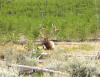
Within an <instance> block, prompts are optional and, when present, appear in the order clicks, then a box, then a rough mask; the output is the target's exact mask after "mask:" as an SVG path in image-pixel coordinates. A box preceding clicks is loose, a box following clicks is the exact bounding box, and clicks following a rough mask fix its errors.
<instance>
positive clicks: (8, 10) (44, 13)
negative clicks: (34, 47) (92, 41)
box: [0, 0, 100, 40]
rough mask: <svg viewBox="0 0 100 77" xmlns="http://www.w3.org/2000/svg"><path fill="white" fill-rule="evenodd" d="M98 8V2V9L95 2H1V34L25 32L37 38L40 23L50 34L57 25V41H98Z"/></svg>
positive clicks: (14, 0)
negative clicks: (90, 39)
mask: <svg viewBox="0 0 100 77" xmlns="http://www.w3.org/2000/svg"><path fill="white" fill-rule="evenodd" d="M95 7H99V2H98V5H97V6H95V2H94V0H92V1H91V0H59V1H58V0H0V35H2V34H3V35H4V34H5V35H6V34H7V33H8V34H9V33H15V34H16V35H18V34H19V33H24V34H25V35H26V36H28V37H30V38H37V37H38V36H39V27H40V24H43V25H45V26H46V27H47V29H48V31H50V28H51V26H52V24H55V25H56V26H57V28H59V29H60V31H59V33H58V34H57V35H55V36H56V37H57V38H58V39H64V40H69V39H70V40H85V39H87V38H90V37H93V38H95V37H98V36H99V35H98V34H100V31H99V30H100V26H99V25H97V20H96V10H95ZM98 12H99V11H98ZM98 16H100V14H99V13H98ZM97 29H98V30H97ZM47 33H48V32H47ZM53 37H54V36H53ZM0 38H1V37H0Z"/></svg>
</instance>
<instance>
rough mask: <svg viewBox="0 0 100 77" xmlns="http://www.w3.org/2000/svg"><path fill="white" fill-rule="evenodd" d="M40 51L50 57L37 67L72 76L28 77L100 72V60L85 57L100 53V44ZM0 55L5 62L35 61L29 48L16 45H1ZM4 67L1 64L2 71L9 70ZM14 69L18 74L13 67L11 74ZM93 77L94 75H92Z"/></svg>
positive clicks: (32, 62)
mask: <svg viewBox="0 0 100 77" xmlns="http://www.w3.org/2000/svg"><path fill="white" fill-rule="evenodd" d="M40 51H42V52H47V53H49V56H48V57H47V58H45V59H44V63H42V64H36V66H39V67H42V68H49V69H52V70H57V71H61V72H65V73H66V72H67V73H68V72H69V74H70V75H69V74H67V75H61V74H48V73H40V74H33V75H30V76H27V77H52V76H53V77H72V75H73V73H75V72H74V71H73V70H75V71H76V72H77V71H81V70H83V69H84V68H86V70H88V71H91V70H92V69H95V71H94V74H97V72H100V69H99V68H98V67H99V66H100V62H99V60H98V61H96V60H94V59H93V60H91V58H85V57H84V55H86V54H87V55H88V54H95V53H96V52H99V51H100V45H99V42H97V43H79V44H73V43H71V44H67V45H57V46H56V48H55V49H54V50H49V51H44V50H42V49H40ZM0 53H1V54H4V56H5V60H6V61H7V62H10V63H17V64H18V63H19V64H27V65H34V61H33V60H34V59H32V58H31V52H30V51H28V50H27V46H21V45H16V44H12V43H8V44H6V45H0ZM1 54H0V55H1ZM68 54H71V55H76V56H77V55H81V57H75V56H74V57H68ZM2 65H3V64H1V66H0V69H1V68H3V70H6V71H8V70H9V69H7V66H6V65H4V66H3V67H2ZM72 66H75V67H72ZM79 67H80V68H79ZM92 67H93V68H92ZM12 69H13V70H14V72H17V73H18V70H17V69H16V68H13V67H12V68H10V71H11V72H12ZM86 70H85V71H86ZM83 71H84V70H83ZM14 72H13V73H14ZM8 73H9V72H8ZM76 74H77V75H81V74H82V73H81V72H80V74H79V73H76ZM84 74H87V73H84ZM17 75H18V74H17ZM2 77H3V76H2ZM5 77H6V76H5ZM8 77H13V76H8ZM15 77H17V76H15ZM76 77H77V76H76ZM78 77H80V76H78ZM84 77H85V76H84ZM87 77H88V76H87ZM91 77H92V74H91ZM95 77H97V76H95Z"/></svg>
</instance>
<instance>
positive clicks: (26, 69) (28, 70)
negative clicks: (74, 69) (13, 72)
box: [0, 60, 68, 75]
mask: <svg viewBox="0 0 100 77" xmlns="http://www.w3.org/2000/svg"><path fill="white" fill-rule="evenodd" d="M0 64H6V65H7V66H8V67H9V68H10V67H14V68H18V69H19V75H22V74H28V75H29V74H32V73H35V72H36V73H39V72H46V73H56V74H65V75H68V74H67V73H64V72H61V71H55V70H51V69H47V68H40V67H33V66H27V65H18V64H10V63H6V61H1V60H0Z"/></svg>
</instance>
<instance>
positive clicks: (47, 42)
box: [42, 38, 55, 50]
mask: <svg viewBox="0 0 100 77" xmlns="http://www.w3.org/2000/svg"><path fill="white" fill-rule="evenodd" d="M42 45H43V48H44V49H46V50H53V49H54V48H55V44H54V42H53V41H51V40H48V38H44V39H43V41H42Z"/></svg>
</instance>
